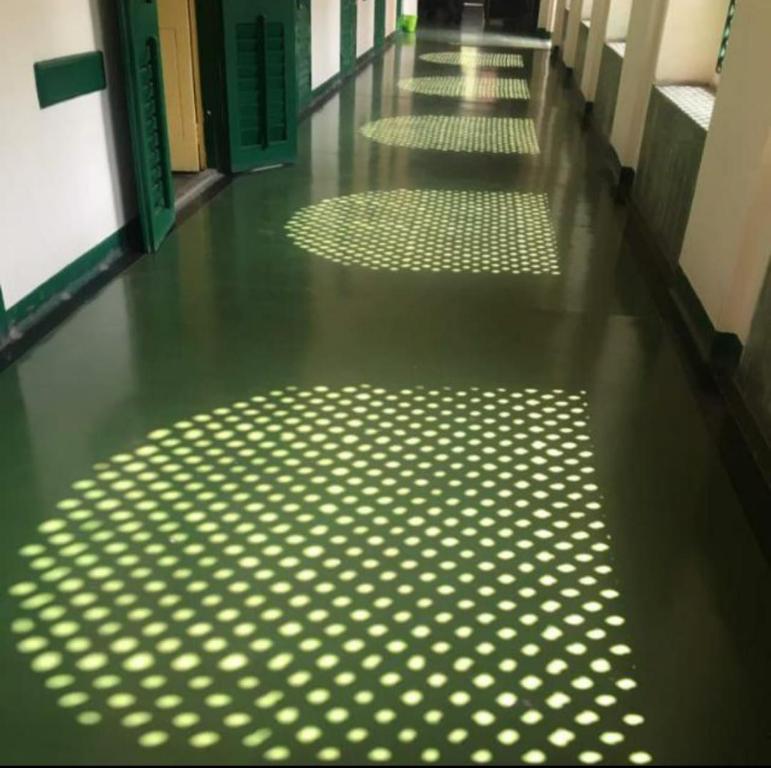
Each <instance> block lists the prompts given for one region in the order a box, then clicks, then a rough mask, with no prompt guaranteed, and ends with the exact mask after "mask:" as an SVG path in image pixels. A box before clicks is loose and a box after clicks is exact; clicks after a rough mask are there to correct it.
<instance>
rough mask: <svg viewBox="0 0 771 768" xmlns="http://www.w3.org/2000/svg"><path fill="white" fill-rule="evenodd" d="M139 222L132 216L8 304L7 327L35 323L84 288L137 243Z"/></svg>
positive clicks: (9, 328) (11, 327) (21, 326)
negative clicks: (38, 284) (24, 294)
mask: <svg viewBox="0 0 771 768" xmlns="http://www.w3.org/2000/svg"><path fill="white" fill-rule="evenodd" d="M138 229H139V222H138V221H137V220H132V221H130V222H129V223H128V224H126V225H125V226H124V227H122V228H121V229H119V230H118V231H117V232H114V233H113V234H112V235H110V236H109V237H108V238H106V239H105V240H103V241H102V242H101V243H99V244H98V245H96V246H94V247H93V248H92V249H91V250H90V251H87V252H86V253H84V254H83V255H82V256H80V257H79V258H77V259H76V260H75V261H73V262H72V263H71V264H69V265H68V266H66V267H65V268H64V269H62V270H61V271H60V272H57V273H56V274H55V275H54V276H53V277H51V278H49V279H48V280H46V282H45V283H43V284H42V285H40V286H39V287H38V288H36V289H35V290H34V291H32V293H30V294H28V295H27V296H25V297H24V298H23V299H22V300H21V301H19V302H17V303H16V304H14V305H13V306H12V307H9V308H8V309H7V310H6V312H5V315H6V323H7V328H8V330H11V329H13V328H16V327H19V328H22V329H23V328H24V327H25V326H27V325H29V324H32V323H34V322H35V321H36V320H37V319H38V318H39V317H42V316H44V315H46V314H47V313H48V312H49V311H50V310H52V309H54V308H55V307H56V306H58V305H59V304H60V303H61V302H62V301H63V300H65V297H66V298H70V297H71V296H72V295H74V294H75V293H77V292H78V291H79V290H81V289H82V288H84V287H85V286H86V285H87V284H88V283H89V282H90V281H91V280H92V279H93V278H94V277H95V276H96V274H97V273H100V272H102V271H103V270H104V269H105V267H106V266H108V265H109V264H111V263H112V262H114V261H117V260H118V259H119V258H120V257H121V256H124V255H125V254H126V253H128V252H129V251H131V250H133V249H134V248H135V247H136V243H137V235H138Z"/></svg>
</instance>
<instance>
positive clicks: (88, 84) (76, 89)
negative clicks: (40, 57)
mask: <svg viewBox="0 0 771 768" xmlns="http://www.w3.org/2000/svg"><path fill="white" fill-rule="evenodd" d="M35 85H36V86H37V97H38V101H39V102H40V107H41V109H45V108H46V107H50V106H53V105H54V104H59V103H61V102H62V101H68V100H69V99H74V98H77V97H78V96H85V95H86V94H87V93H94V92H95V91H103V90H104V89H105V88H107V78H106V76H105V73H104V56H103V55H102V52H101V51H91V52H89V53H79V54H76V55H75V56H63V57H62V58H58V59H49V60H48V61H39V62H38V63H37V64H35Z"/></svg>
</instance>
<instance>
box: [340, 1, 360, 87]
mask: <svg viewBox="0 0 771 768" xmlns="http://www.w3.org/2000/svg"><path fill="white" fill-rule="evenodd" d="M356 16H357V13H356V0H341V2H340V25H341V26H340V70H341V72H342V73H343V74H344V75H345V74H348V73H349V72H352V71H353V70H354V69H355V68H356Z"/></svg>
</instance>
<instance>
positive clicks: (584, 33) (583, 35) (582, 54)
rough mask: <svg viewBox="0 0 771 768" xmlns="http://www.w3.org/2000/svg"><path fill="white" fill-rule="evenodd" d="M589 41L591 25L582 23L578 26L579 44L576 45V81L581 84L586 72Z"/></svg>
mask: <svg viewBox="0 0 771 768" xmlns="http://www.w3.org/2000/svg"><path fill="white" fill-rule="evenodd" d="M588 43H589V27H587V26H586V24H584V23H581V25H580V26H579V27H578V45H577V47H576V66H575V70H576V83H577V84H578V85H579V86H580V85H581V78H582V77H583V74H584V63H585V62H586V49H587V47H588Z"/></svg>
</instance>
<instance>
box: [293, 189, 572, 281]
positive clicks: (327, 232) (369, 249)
mask: <svg viewBox="0 0 771 768" xmlns="http://www.w3.org/2000/svg"><path fill="white" fill-rule="evenodd" d="M287 232H288V233H289V236H290V237H291V239H292V240H293V241H294V242H296V243H297V244H298V245H300V246H301V247H303V248H305V249H306V250H307V251H310V252H311V253H314V254H316V255H318V256H323V257H325V258H327V259H330V260H332V261H336V262H339V263H341V264H359V265H361V266H366V267H369V268H370V269H390V270H403V269H405V270H411V271H413V272H423V271H429V272H445V271H447V272H491V273H493V274H501V273H508V274H512V275H519V274H532V275H558V274H559V263H558V261H557V248H556V242H555V238H554V233H553V230H552V224H551V214H550V211H549V201H548V198H547V196H546V195H536V194H532V193H516V192H514V193H506V192H475V191H469V192H463V191H454V190H440V189H437V190H418V189H398V190H393V191H391V192H365V193H363V194H359V195H349V196H348V197H337V198H333V199H332V200H325V201H323V202H321V203H318V204H317V205H314V206H312V207H310V208H305V209H303V210H301V211H299V212H298V213H297V214H296V215H295V216H294V217H293V218H292V220H291V221H290V222H289V223H288V224H287Z"/></svg>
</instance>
